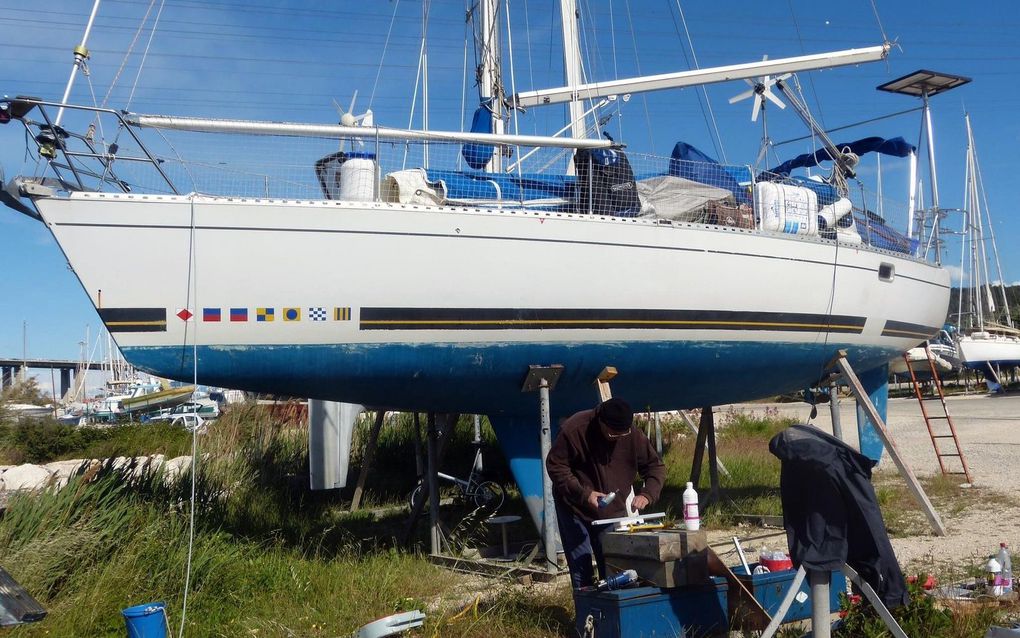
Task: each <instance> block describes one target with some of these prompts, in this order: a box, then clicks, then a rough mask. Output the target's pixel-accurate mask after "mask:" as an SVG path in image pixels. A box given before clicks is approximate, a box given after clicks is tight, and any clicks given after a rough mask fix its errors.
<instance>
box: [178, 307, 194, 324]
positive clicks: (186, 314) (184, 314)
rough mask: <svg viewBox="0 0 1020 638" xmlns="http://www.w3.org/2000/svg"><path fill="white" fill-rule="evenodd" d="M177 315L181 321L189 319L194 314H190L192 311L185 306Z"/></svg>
mask: <svg viewBox="0 0 1020 638" xmlns="http://www.w3.org/2000/svg"><path fill="white" fill-rule="evenodd" d="M177 316H178V317H180V318H181V320H182V321H187V320H188V319H191V318H192V317H194V316H195V315H194V314H192V312H191V311H190V310H188V309H187V308H184V309H183V310H181V311H180V312H178V313H177Z"/></svg>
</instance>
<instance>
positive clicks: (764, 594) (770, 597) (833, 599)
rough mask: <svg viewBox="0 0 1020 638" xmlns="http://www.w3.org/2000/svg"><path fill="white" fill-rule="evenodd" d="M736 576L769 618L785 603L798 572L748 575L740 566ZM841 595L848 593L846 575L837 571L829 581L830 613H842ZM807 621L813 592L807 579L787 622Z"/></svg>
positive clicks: (787, 570)
mask: <svg viewBox="0 0 1020 638" xmlns="http://www.w3.org/2000/svg"><path fill="white" fill-rule="evenodd" d="M757 566H758V563H751V564H750V565H749V567H750V568H751V571H752V572H753V571H754V568H755V567H757ZM733 573H734V574H735V575H736V576H737V578H739V579H740V581H741V582H742V583H743V584H744V586H746V587H747V589H748V590H750V592H751V593H752V594H753V595H754V598H755V600H757V601H758V602H759V603H760V604H761V606H762V607H764V608H765V611H766V612H768V614H769V616H772V615H774V614H775V613H776V611H777V610H778V609H779V605H780V604H781V603H782V602H783V598H784V597H785V596H786V592H787V590H789V589H790V585H792V584H793V577H794V576H796V575H797V570H795V569H786V570H783V571H781V572H768V573H765V574H752V575H750V576H748V574H747V571H746V570H745V569H744V567H743V565H738V566H737V567H734V568H733ZM840 592H846V578H845V577H844V576H843V572H840V571H834V572H832V577H831V579H830V580H829V611H838V610H839V594H840ZM731 613H733V615H734V617H738V618H739V614H737V613H736V612H734V611H733V610H731ZM808 618H811V590H810V588H809V585H808V579H807V577H806V576H805V578H804V583H803V584H802V585H801V587H800V593H799V594H798V595H797V597H796V598H795V599H794V601H793V604H792V605H791V606H790V610H789V611H788V612H787V614H786V617H785V618H784V622H787V621H793V620H805V619H808Z"/></svg>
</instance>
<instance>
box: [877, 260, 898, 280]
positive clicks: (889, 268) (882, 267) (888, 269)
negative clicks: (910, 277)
mask: <svg viewBox="0 0 1020 638" xmlns="http://www.w3.org/2000/svg"><path fill="white" fill-rule="evenodd" d="M895 276H896V268H895V267H893V265H892V264H887V263H885V262H882V263H881V264H879V266H878V278H879V279H881V280H882V281H892V280H893V278H894V277H895Z"/></svg>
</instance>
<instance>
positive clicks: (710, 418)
mask: <svg viewBox="0 0 1020 638" xmlns="http://www.w3.org/2000/svg"><path fill="white" fill-rule="evenodd" d="M706 412H707V413H708V414H707V415H706V414H705V413H706ZM701 420H702V423H706V422H707V427H708V437H707V441H708V484H709V486H710V489H709V492H708V500H707V501H706V502H705V506H706V507H707V506H709V505H711V504H713V503H718V502H719V456H718V455H717V454H716V451H715V415H714V414H713V413H712V408H704V409H702V411H701Z"/></svg>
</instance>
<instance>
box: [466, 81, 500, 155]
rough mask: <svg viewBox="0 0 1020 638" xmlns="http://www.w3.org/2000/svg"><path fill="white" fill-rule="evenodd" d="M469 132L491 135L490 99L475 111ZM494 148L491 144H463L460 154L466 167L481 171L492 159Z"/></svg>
mask: <svg viewBox="0 0 1020 638" xmlns="http://www.w3.org/2000/svg"><path fill="white" fill-rule="evenodd" d="M471 132H472V133H491V132H492V99H491V98H490V99H488V100H485V101H483V102H482V103H481V105H479V107H478V108H477V109H475V116H474V118H472V120H471ZM495 150H496V147H495V146H493V145H492V144H475V143H473V142H472V143H471V144H465V145H464V147H463V148H462V149H461V151H460V152H461V154H462V155H463V156H464V161H465V162H467V165H468V166H470V167H471V168H473V169H475V170H481V169H483V168H485V166H486V164H488V163H489V160H491V159H492V154H493V152H495Z"/></svg>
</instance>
